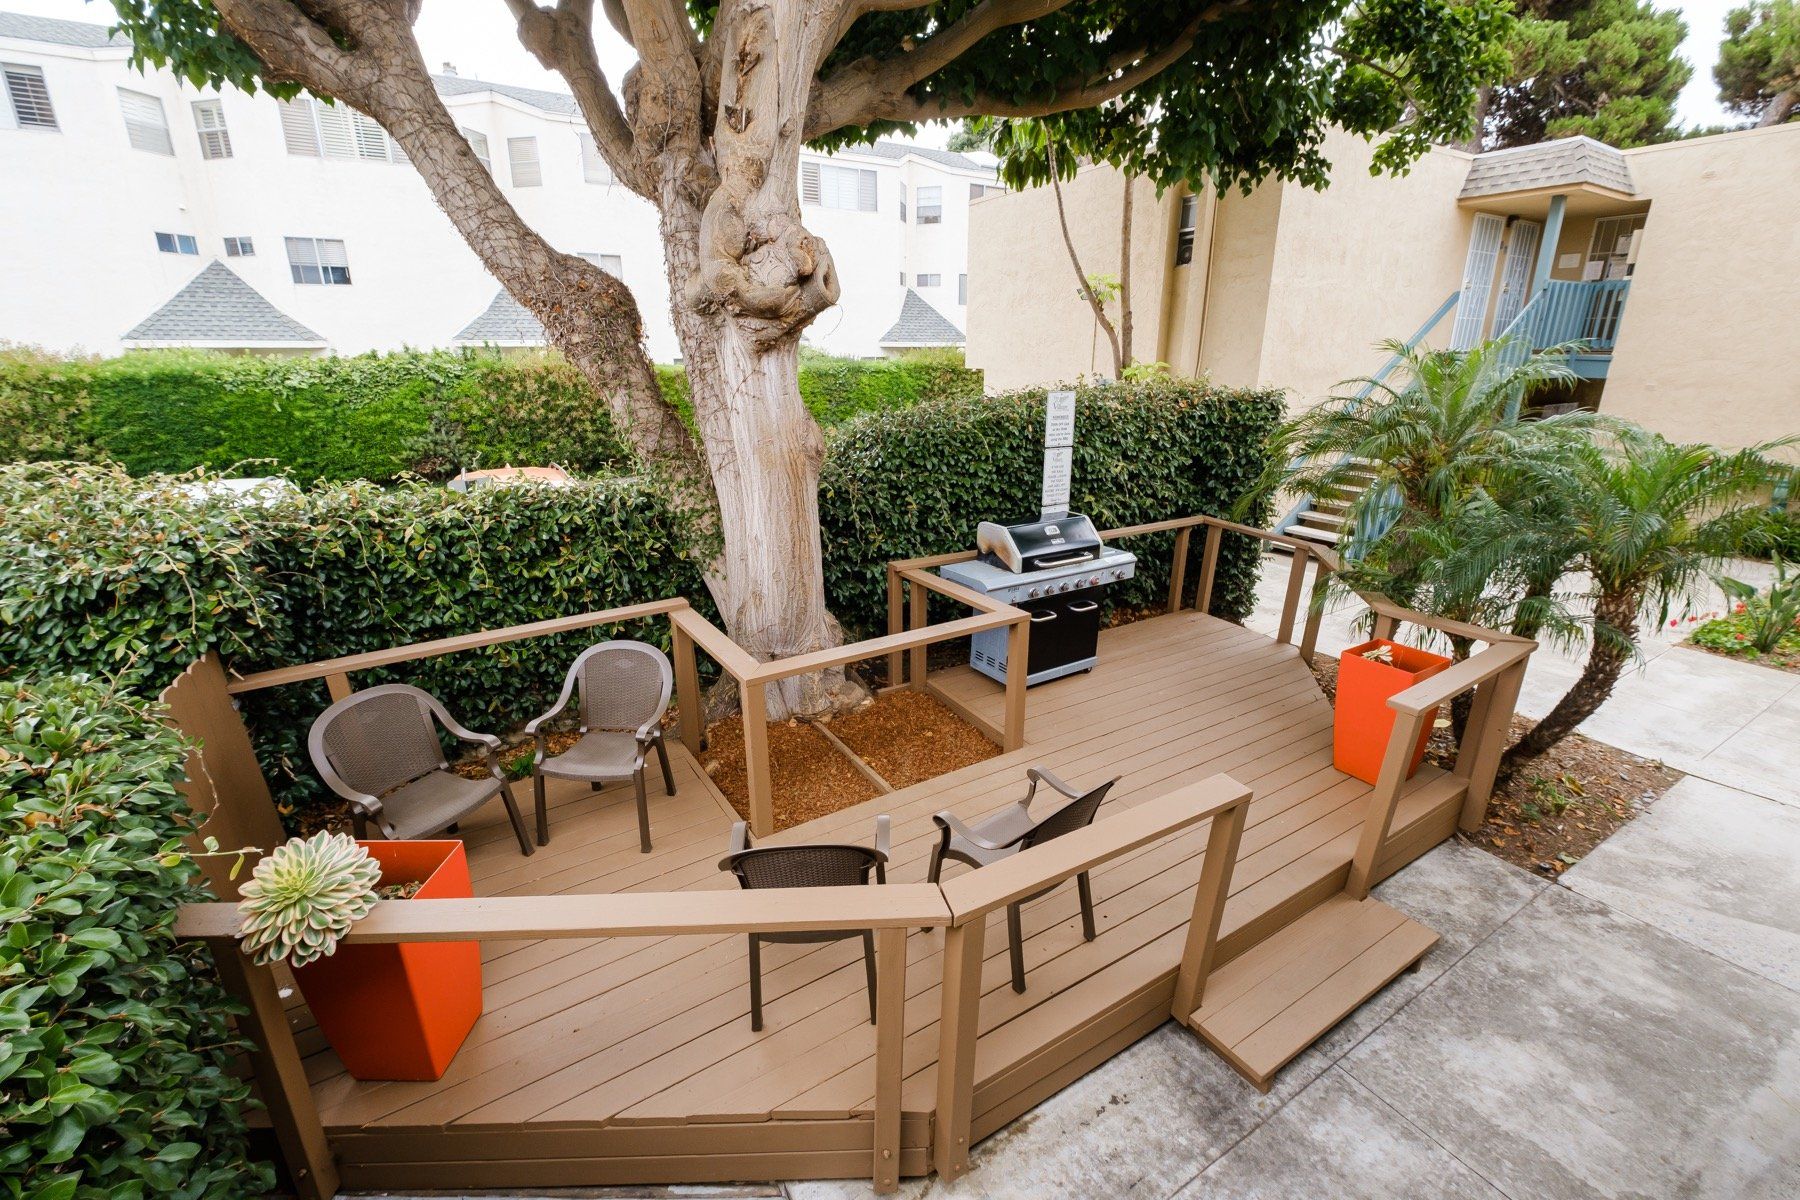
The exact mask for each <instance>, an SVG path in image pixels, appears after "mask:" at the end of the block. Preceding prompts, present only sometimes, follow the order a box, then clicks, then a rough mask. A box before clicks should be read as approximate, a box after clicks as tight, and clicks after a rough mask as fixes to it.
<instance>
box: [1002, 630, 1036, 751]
mask: <svg viewBox="0 0 1800 1200" xmlns="http://www.w3.org/2000/svg"><path fill="white" fill-rule="evenodd" d="M1030 649H1031V619H1030V618H1029V617H1020V618H1019V619H1018V620H1016V621H1014V622H1013V623H1012V624H1011V625H1010V626H1008V627H1007V630H1006V726H1005V728H1004V729H1003V730H1002V734H1003V736H1002V738H1001V743H1002V745H1001V747H1000V748H1001V749H1002V750H1017V749H1019V748H1020V747H1021V746H1023V745H1024V744H1025V676H1026V674H1027V672H1028V671H1029V669H1030V664H1029V661H1028V659H1029V655H1030Z"/></svg>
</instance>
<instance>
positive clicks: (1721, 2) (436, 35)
mask: <svg viewBox="0 0 1800 1200" xmlns="http://www.w3.org/2000/svg"><path fill="white" fill-rule="evenodd" d="M1741 2H1742V0H1694V2H1692V3H1687V4H1676V5H1661V6H1659V7H1673V8H1679V9H1681V10H1682V12H1683V14H1684V15H1685V16H1686V17H1687V22H1688V38H1687V41H1686V42H1684V43H1683V44H1682V52H1683V54H1684V55H1685V56H1686V57H1687V59H1688V61H1689V62H1691V63H1693V64H1694V68H1695V69H1694V78H1693V79H1692V81H1690V82H1689V84H1688V86H1687V88H1686V89H1685V90H1684V91H1683V92H1682V93H1681V101H1680V104H1679V106H1678V116H1679V119H1680V120H1681V122H1682V123H1683V124H1684V125H1690V126H1692V125H1718V124H1725V123H1728V122H1733V121H1734V118H1731V117H1729V116H1728V115H1727V114H1726V112H1725V110H1724V109H1723V108H1722V107H1721V106H1720V104H1719V99H1718V90H1717V88H1716V86H1715V85H1714V83H1713V78H1712V67H1713V63H1714V62H1715V61H1717V59H1718V52H1719V41H1720V39H1721V38H1722V37H1723V31H1724V24H1725V14H1726V13H1727V12H1728V11H1730V10H1731V8H1732V7H1733V5H1734V3H1741ZM0 10H6V11H10V12H24V13H32V14H35V15H37V16H44V17H63V18H65V19H68V20H75V21H91V22H94V23H95V24H107V23H110V22H111V20H112V15H113V14H112V6H111V5H109V4H107V3H105V0H0ZM596 23H597V24H599V25H601V26H602V29H601V31H600V34H599V37H598V41H599V44H600V61H601V66H602V67H603V68H605V70H606V73H607V78H608V79H610V80H611V81H612V82H613V84H614V86H615V87H616V86H617V84H618V81H619V80H620V79H621V78H622V77H623V76H624V73H625V70H626V68H627V67H629V66H630V65H631V63H632V61H633V54H632V51H631V49H630V47H628V46H626V45H625V43H624V42H623V41H622V40H621V39H620V38H619V37H618V36H617V35H616V34H614V33H613V31H612V28H611V27H610V26H607V25H606V24H605V22H604V21H599V22H596ZM417 32H418V35H419V44H420V47H421V48H422V49H423V50H424V52H425V61H426V62H427V63H428V64H429V65H430V66H431V69H432V70H433V71H437V70H440V69H442V67H443V64H445V63H452V64H454V65H455V67H456V69H457V71H458V72H459V73H460V74H463V75H470V76H474V77H476V78H478V79H486V80H490V81H492V82H495V83H512V84H518V85H520V86H523V87H540V88H545V89H548V90H552V91H559V92H563V91H567V90H568V88H567V87H565V86H563V84H562V81H561V80H560V79H559V78H558V77H557V76H555V75H552V74H551V73H550V72H548V71H546V70H544V69H543V67H541V66H539V65H538V62H537V60H536V59H535V58H533V57H531V55H530V54H529V53H527V52H526V51H525V49H524V47H522V46H520V45H519V39H518V37H517V35H516V34H515V32H514V26H513V21H512V18H511V16H510V15H508V13H507V11H506V5H505V4H504V3H503V2H502V0H428V2H427V3H426V4H425V6H424V13H423V15H422V16H421V17H420V18H419V23H418V26H417ZM949 132H950V131H949V130H948V129H946V128H944V127H943V126H931V127H927V128H925V129H924V130H922V131H921V133H920V136H919V138H918V140H919V141H921V142H924V143H925V144H927V145H932V146H942V145H943V144H944V139H945V138H947V137H948V136H949Z"/></svg>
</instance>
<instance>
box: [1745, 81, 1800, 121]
mask: <svg viewBox="0 0 1800 1200" xmlns="http://www.w3.org/2000/svg"><path fill="white" fill-rule="evenodd" d="M1796 107H1800V89H1797V88H1784V89H1783V90H1781V91H1779V92H1776V93H1775V95H1774V96H1772V97H1771V98H1770V100H1769V106H1768V107H1767V108H1765V109H1763V111H1762V116H1760V117H1758V118H1757V119H1756V127H1757V128H1758V129H1764V128H1767V127H1768V126H1770V125H1780V124H1782V123H1784V122H1785V121H1787V119H1788V118H1789V117H1791V116H1793V115H1794V109H1795V108H1796Z"/></svg>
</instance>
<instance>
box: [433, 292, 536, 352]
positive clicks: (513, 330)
mask: <svg viewBox="0 0 1800 1200" xmlns="http://www.w3.org/2000/svg"><path fill="white" fill-rule="evenodd" d="M452 340H454V341H458V342H473V343H475V344H477V345H487V346H542V345H544V344H545V343H546V342H547V341H548V340H549V339H548V338H546V337H545V336H544V326H543V325H542V323H540V322H539V321H538V319H537V318H536V317H534V316H532V315H531V314H530V313H529V312H527V311H526V310H525V306H524V305H522V304H520V303H519V302H518V301H517V300H514V299H513V298H512V296H511V294H510V293H508V292H507V290H506V289H505V288H501V289H500V290H499V291H498V292H495V293H494V298H493V300H491V301H490V302H489V303H488V306H487V307H486V308H484V309H482V310H481V315H480V316H478V317H476V318H475V319H474V320H473V321H470V322H469V323H468V324H467V325H464V326H463V327H462V332H461V333H459V334H457V335H456V337H455V338H454V339H452Z"/></svg>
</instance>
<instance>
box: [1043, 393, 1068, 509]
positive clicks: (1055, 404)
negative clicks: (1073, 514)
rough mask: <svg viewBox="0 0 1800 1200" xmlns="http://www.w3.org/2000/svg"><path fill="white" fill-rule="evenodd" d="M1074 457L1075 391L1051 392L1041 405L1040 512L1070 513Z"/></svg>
mask: <svg viewBox="0 0 1800 1200" xmlns="http://www.w3.org/2000/svg"><path fill="white" fill-rule="evenodd" d="M1074 456H1075V393H1074V392H1051V393H1050V395H1049V396H1048V397H1047V398H1046V402H1045V404H1044V490H1043V499H1042V500H1041V501H1039V515H1040V516H1043V517H1066V516H1068V515H1069V478H1070V475H1071V474H1072V470H1073V465H1074Z"/></svg>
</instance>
